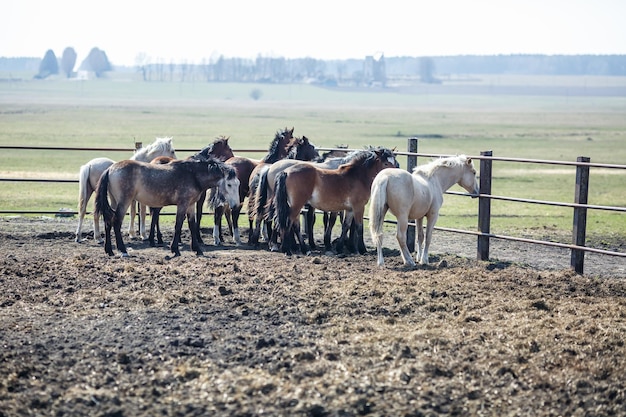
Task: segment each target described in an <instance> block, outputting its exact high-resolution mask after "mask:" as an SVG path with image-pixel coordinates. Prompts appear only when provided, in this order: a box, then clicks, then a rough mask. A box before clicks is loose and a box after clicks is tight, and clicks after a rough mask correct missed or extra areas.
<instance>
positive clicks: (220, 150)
mask: <svg viewBox="0 0 626 417" xmlns="http://www.w3.org/2000/svg"><path fill="white" fill-rule="evenodd" d="M228 139H229V137H225V136H219V137H217V138H216V139H215V140H214V141H213V143H211V144H210V145H208V146H206V147H204V148H202V150H201V151H200V152H198V153H197V154H196V155H194V156H199V157H203V158H208V157H209V155H211V156H213V157H215V158H217V159H219V160H220V161H222V162H224V161H226V160H227V159H229V158H232V157H233V156H235V154H234V153H233V150H232V149H231V148H230V145H229V144H228Z"/></svg>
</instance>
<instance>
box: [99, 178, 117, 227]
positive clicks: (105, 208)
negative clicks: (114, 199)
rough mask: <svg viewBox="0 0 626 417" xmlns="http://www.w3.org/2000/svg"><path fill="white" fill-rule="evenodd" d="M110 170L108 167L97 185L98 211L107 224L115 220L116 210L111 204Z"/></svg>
mask: <svg viewBox="0 0 626 417" xmlns="http://www.w3.org/2000/svg"><path fill="white" fill-rule="evenodd" d="M108 196H109V170H108V169H107V170H106V171H104V173H103V174H102V175H101V176H100V179H99V180H98V186H97V187H96V213H97V214H99V215H101V216H102V218H103V219H104V221H105V222H106V223H107V224H109V225H110V224H112V223H113V222H114V220H115V211H114V210H113V208H112V207H111V204H109V199H108Z"/></svg>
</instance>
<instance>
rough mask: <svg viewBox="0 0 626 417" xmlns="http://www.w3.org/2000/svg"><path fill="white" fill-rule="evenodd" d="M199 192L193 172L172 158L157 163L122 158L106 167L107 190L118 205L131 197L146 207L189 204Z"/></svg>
mask: <svg viewBox="0 0 626 417" xmlns="http://www.w3.org/2000/svg"><path fill="white" fill-rule="evenodd" d="M202 191H203V190H202V189H200V187H199V186H198V185H197V182H196V181H195V179H194V178H193V172H192V171H190V170H188V169H183V166H182V164H179V163H176V161H175V162H172V163H169V164H161V165H159V164H150V163H148V162H140V161H134V160H124V161H120V162H117V163H115V164H114V165H112V166H111V168H110V169H109V192H110V193H111V195H112V196H113V197H114V198H115V199H116V201H118V203H119V204H122V205H126V204H128V203H129V202H130V201H132V200H137V201H139V202H140V203H142V204H145V205H147V206H150V207H163V206H168V205H177V204H179V203H180V202H184V201H189V202H190V203H191V202H195V201H196V200H197V199H198V197H199V196H200V194H201V193H202Z"/></svg>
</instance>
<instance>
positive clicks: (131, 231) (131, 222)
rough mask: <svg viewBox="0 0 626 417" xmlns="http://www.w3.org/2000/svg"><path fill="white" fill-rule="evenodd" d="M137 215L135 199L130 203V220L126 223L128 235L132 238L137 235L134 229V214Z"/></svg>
mask: <svg viewBox="0 0 626 417" xmlns="http://www.w3.org/2000/svg"><path fill="white" fill-rule="evenodd" d="M136 215H137V203H136V202H135V201H133V202H131V203H130V220H129V223H128V235H129V236H130V237H132V238H135V237H137V232H136V231H135V216H136Z"/></svg>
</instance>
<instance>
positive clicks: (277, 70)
mask: <svg viewBox="0 0 626 417" xmlns="http://www.w3.org/2000/svg"><path fill="white" fill-rule="evenodd" d="M76 58H77V57H76V53H75V51H74V50H73V48H66V49H65V50H64V51H63V55H62V56H61V59H60V60H59V59H57V57H56V56H55V55H54V52H53V51H52V50H49V51H47V52H46V54H45V56H44V57H43V59H41V60H39V69H38V73H37V75H36V76H37V77H39V78H45V77H47V76H49V75H52V74H59V73H61V74H62V75H63V76H64V77H71V76H73V74H74V73H73V68H74V66H75V63H76ZM34 59H35V58H0V70H1V71H24V70H30V69H31V68H32V67H33V61H32V60H34ZM79 69H80V70H84V71H90V72H92V73H93V74H94V75H95V76H96V77H102V76H104V75H105V74H106V72H107V71H112V70H114V68H113V67H112V66H111V64H110V63H109V60H108V58H107V55H106V53H105V52H104V51H102V50H100V49H98V48H93V49H92V50H91V51H90V53H89V55H88V56H87V57H86V58H85V59H84V60H83V62H82V64H81V65H80V67H79ZM115 70H117V71H136V72H137V73H138V74H139V77H140V79H142V80H144V81H146V82H188V81H194V82H198V81H204V82H266V83H298V82H312V83H319V84H324V85H329V86H332V85H338V84H343V85H345V84H350V85H381V86H384V85H385V82H386V81H387V79H392V78H403V77H412V78H416V79H419V80H421V81H422V82H424V83H437V82H441V81H440V80H441V78H442V77H445V76H447V75H454V74H466V75H471V74H526V75H608V76H626V55H484V56H482V55H459V56H444V57H391V58H388V57H384V56H380V57H378V58H377V59H373V58H372V57H364V59H347V60H317V59H313V58H301V59H287V58H282V57H263V56H259V57H257V58H256V59H244V58H225V57H223V56H220V57H217V58H214V59H203V60H202V61H201V62H199V63H190V62H186V61H183V62H174V61H170V62H166V61H162V60H157V61H156V62H155V61H153V60H151V59H150V58H149V57H147V56H145V55H141V54H140V55H138V56H137V59H136V62H135V66H134V67H118V68H115Z"/></svg>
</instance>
